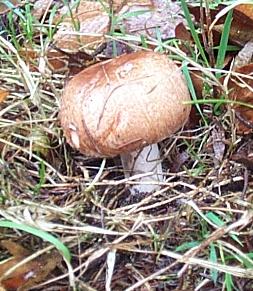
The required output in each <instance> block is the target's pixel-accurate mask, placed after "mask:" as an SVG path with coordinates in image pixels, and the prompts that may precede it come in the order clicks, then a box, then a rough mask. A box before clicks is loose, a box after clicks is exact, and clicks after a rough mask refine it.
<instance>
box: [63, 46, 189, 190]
mask: <svg viewBox="0 0 253 291" xmlns="http://www.w3.org/2000/svg"><path fill="white" fill-rule="evenodd" d="M189 100H190V95H189V92H188V89H187V85H186V82H185V79H184V77H183V75H182V73H181V71H180V68H178V67H177V65H176V64H175V63H174V62H173V61H171V60H169V59H168V57H167V56H166V55H162V54H159V53H154V52H148V51H138V52H134V53H131V54H126V55H122V56H120V57H117V58H115V59H112V60H109V61H104V62H101V63H98V64H96V65H93V66H90V67H89V68H87V69H85V70H83V71H82V72H80V73H79V74H77V75H75V76H74V77H73V78H72V79H71V80H70V81H69V82H68V84H67V85H66V87H65V89H64V92H63V96H62V104H61V110H60V120H61V124H62V128H63V131H64V134H65V136H66V139H67V142H68V143H69V144H70V145H71V146H73V147H74V148H76V149H78V150H79V151H80V152H82V153H84V154H86V155H88V156H93V157H114V156H117V155H121V160H122V165H123V168H124V172H125V175H126V177H130V176H132V175H137V174H143V175H138V176H137V177H138V180H137V181H138V183H137V184H136V185H134V186H132V187H131V188H130V191H131V193H135V192H152V191H155V190H157V189H159V188H160V186H159V182H161V181H163V174H162V166H161V160H160V153H159V149H158V146H157V142H159V141H161V140H163V139H165V138H167V137H169V136H170V135H172V134H173V133H175V132H176V131H177V130H179V129H180V128H181V127H182V126H183V125H184V124H185V122H186V120H187V119H188V116H189V113H190V106H189V105H186V104H185V103H184V102H185V101H189ZM145 173H147V175H146V174H145Z"/></svg>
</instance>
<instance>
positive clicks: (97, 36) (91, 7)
mask: <svg viewBox="0 0 253 291" xmlns="http://www.w3.org/2000/svg"><path fill="white" fill-rule="evenodd" d="M67 12H68V10H67V8H66V7H64V9H62V10H61V11H60V15H59V18H60V17H63V21H62V22H61V24H60V27H59V29H58V31H57V33H56V34H55V36H54V44H55V46H56V47H58V48H60V49H62V50H65V51H68V52H71V53H72V52H78V51H85V52H86V51H87V52H90V51H93V50H95V49H96V48H97V47H98V46H99V45H100V44H102V43H103V42H104V34H105V33H107V32H108V31H109V24H110V18H109V16H108V13H107V12H106V11H105V9H104V7H103V5H102V4H101V3H100V2H93V1H86V0H82V1H80V4H79V5H78V6H77V7H76V8H75V9H73V11H72V16H73V18H72V17H70V16H68V15H67V14H68V13H67ZM64 15H66V16H64ZM73 20H74V21H75V24H74V23H73ZM75 25H76V26H77V27H79V29H78V30H76V29H75Z"/></svg>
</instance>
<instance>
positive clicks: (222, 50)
mask: <svg viewBox="0 0 253 291" xmlns="http://www.w3.org/2000/svg"><path fill="white" fill-rule="evenodd" d="M232 16H233V10H230V11H229V12H228V15H227V17H226V20H225V23H224V27H223V31H222V35H221V40H220V46H219V50H218V55H217V60H216V69H222V68H223V67H224V60H225V55H226V52H227V47H228V39H229V32H230V28H231V23H232V20H233V17H232ZM220 76H221V73H216V77H217V78H220Z"/></svg>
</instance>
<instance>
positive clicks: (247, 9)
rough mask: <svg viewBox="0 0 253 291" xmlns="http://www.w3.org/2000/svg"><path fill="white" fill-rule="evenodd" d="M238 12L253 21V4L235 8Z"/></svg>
mask: <svg viewBox="0 0 253 291" xmlns="http://www.w3.org/2000/svg"><path fill="white" fill-rule="evenodd" d="M235 10H236V11H240V12H241V13H243V14H244V15H246V16H247V17H249V18H250V19H252V20H253V4H240V5H238V6H236V7H235Z"/></svg>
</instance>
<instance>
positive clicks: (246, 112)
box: [228, 63, 253, 134]
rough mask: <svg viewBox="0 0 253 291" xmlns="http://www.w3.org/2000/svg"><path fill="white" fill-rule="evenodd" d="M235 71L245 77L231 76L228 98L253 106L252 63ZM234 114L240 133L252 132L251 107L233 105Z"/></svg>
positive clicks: (252, 118) (252, 112) (252, 117)
mask: <svg viewBox="0 0 253 291" xmlns="http://www.w3.org/2000/svg"><path fill="white" fill-rule="evenodd" d="M236 72H237V73H240V74H244V75H246V77H240V76H238V77H231V79H230V81H229V84H228V88H229V92H230V94H229V99H231V100H236V101H241V102H244V103H246V104H248V105H250V106H253V79H249V78H247V76H251V77H252V76H253V63H251V64H249V65H246V66H243V67H240V68H238V69H236ZM233 108H234V110H235V114H236V127H237V131H238V133H240V134H248V133H251V132H253V109H252V108H250V107H247V106H239V105H233Z"/></svg>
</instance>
